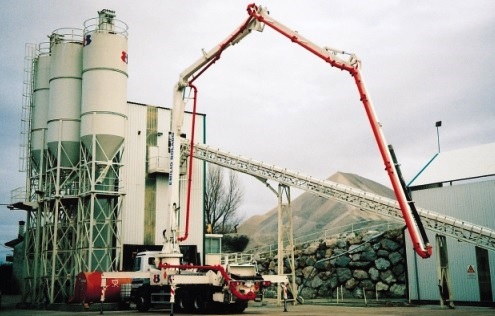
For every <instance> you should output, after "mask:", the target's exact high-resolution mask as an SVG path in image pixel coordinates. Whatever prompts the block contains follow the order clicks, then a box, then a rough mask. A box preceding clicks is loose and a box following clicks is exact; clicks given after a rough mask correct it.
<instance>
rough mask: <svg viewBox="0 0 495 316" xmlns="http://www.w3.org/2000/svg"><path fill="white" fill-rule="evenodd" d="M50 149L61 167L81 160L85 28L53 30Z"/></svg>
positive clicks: (69, 165)
mask: <svg viewBox="0 0 495 316" xmlns="http://www.w3.org/2000/svg"><path fill="white" fill-rule="evenodd" d="M50 42H51V55H52V57H51V67H50V107H49V111H48V134H47V143H48V150H49V152H50V154H51V155H53V156H54V157H55V158H56V159H58V160H57V161H58V164H59V166H61V167H73V166H76V165H77V164H78V163H79V145H80V137H79V133H80V115H81V84H82V82H81V80H82V48H83V46H82V31H81V30H80V29H59V30H56V31H54V32H53V33H52V35H51V37H50Z"/></svg>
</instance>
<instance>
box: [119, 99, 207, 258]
mask: <svg viewBox="0 0 495 316" xmlns="http://www.w3.org/2000/svg"><path fill="white" fill-rule="evenodd" d="M196 115H197V118H196V124H195V125H196V126H195V135H196V136H195V142H200V143H204V141H205V118H206V117H205V115H204V114H196ZM170 119H171V110H170V109H168V108H160V107H155V106H150V105H144V104H139V103H133V102H128V126H127V131H126V138H125V139H126V144H125V152H124V158H123V165H124V168H123V173H124V175H123V179H124V186H125V191H126V195H125V202H124V209H123V210H122V243H123V245H124V266H126V265H129V264H130V263H131V262H130V261H128V260H127V259H128V258H129V257H130V255H131V254H132V252H135V251H138V250H139V251H140V250H144V249H143V246H142V245H161V244H162V243H163V230H164V229H166V228H167V227H168V219H169V217H168V200H169V198H168V194H169V192H168V171H169V162H170V159H169V153H168V146H169V145H168V135H169V131H170ZM191 120H192V114H191V113H187V112H186V113H185V116H184V128H183V132H184V133H185V134H186V135H185V136H186V137H187V136H188V135H189V134H190V133H191V125H192V124H191ZM181 177H183V178H184V181H181V189H180V191H181V208H180V210H181V212H180V219H179V220H180V229H181V230H182V231H181V232H179V234H183V229H184V225H185V211H186V206H185V205H186V203H185V195H186V194H185V193H186V189H187V188H186V184H187V181H186V179H185V176H181ZM204 181H205V165H204V162H202V161H199V160H196V159H195V160H194V163H193V182H192V195H191V196H192V198H191V199H192V200H191V209H192V212H193V213H192V214H191V217H190V230H189V237H188V238H187V240H186V241H185V242H183V243H182V244H184V245H196V246H197V251H198V252H199V253H201V254H204V252H203V235H204V224H203V190H204ZM152 248H153V247H148V248H147V249H152Z"/></svg>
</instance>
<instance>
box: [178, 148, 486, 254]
mask: <svg viewBox="0 0 495 316" xmlns="http://www.w3.org/2000/svg"><path fill="white" fill-rule="evenodd" d="M182 150H183V152H184V153H185V154H186V155H189V153H190V144H189V143H186V142H183V144H182ZM193 156H194V158H197V159H200V160H203V161H207V162H210V163H213V164H216V165H219V166H222V167H225V168H229V169H231V170H235V171H238V172H242V173H245V174H249V175H252V176H254V177H257V178H259V179H264V180H273V181H276V182H278V183H279V184H280V185H285V186H288V187H295V188H299V189H302V190H305V191H307V192H311V193H313V194H315V195H317V196H320V197H324V198H328V199H334V200H337V201H339V202H342V203H345V204H349V205H353V206H355V207H357V208H359V209H360V210H363V211H367V212H373V213H376V214H381V215H385V216H388V217H391V218H393V219H396V220H402V213H401V210H400V207H399V203H398V202H397V201H395V200H392V199H389V198H386V197H383V196H380V195H377V194H374V193H370V192H365V191H362V190H359V189H356V188H352V187H349V186H346V185H344V184H340V183H336V182H332V181H329V180H319V179H315V178H313V177H310V176H306V175H302V174H300V173H298V172H295V171H291V170H287V169H285V168H280V167H277V166H274V165H269V164H266V163H263V162H260V161H256V160H253V159H250V158H245V157H242V156H239V155H235V154H232V153H229V152H225V151H221V150H220V149H217V148H212V147H210V146H207V145H203V144H195V145H194V151H193ZM418 213H419V215H420V217H421V220H422V222H423V225H424V226H425V228H426V229H428V230H430V231H433V232H435V233H438V234H441V235H445V236H450V237H453V238H456V239H458V240H459V241H464V242H468V243H470V244H474V245H476V246H478V247H481V248H485V249H488V250H493V251H495V231H494V230H492V229H490V228H487V227H483V226H479V225H475V224H471V223H468V222H466V221H463V220H460V219H456V218H453V217H450V216H447V215H442V214H439V213H435V212H433V211H429V210H425V209H421V208H418Z"/></svg>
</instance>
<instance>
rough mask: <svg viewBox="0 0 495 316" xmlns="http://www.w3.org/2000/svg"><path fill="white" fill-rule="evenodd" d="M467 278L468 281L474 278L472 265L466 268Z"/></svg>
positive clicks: (474, 272)
mask: <svg viewBox="0 0 495 316" xmlns="http://www.w3.org/2000/svg"><path fill="white" fill-rule="evenodd" d="M467 276H468V279H474V278H476V270H474V266H473V265H472V264H470V265H468V266H467Z"/></svg>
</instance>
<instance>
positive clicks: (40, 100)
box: [30, 43, 50, 172]
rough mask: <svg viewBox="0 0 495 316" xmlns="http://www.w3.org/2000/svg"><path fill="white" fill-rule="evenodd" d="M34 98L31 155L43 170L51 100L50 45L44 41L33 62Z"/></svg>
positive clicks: (40, 169)
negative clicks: (42, 162)
mask: <svg viewBox="0 0 495 316" xmlns="http://www.w3.org/2000/svg"><path fill="white" fill-rule="evenodd" d="M33 79H34V80H33V81H34V82H33V97H32V98H33V99H32V102H33V103H32V110H31V111H32V112H31V143H30V146H31V148H30V149H31V157H32V158H33V162H34V164H35V165H36V166H37V168H38V170H39V171H41V172H43V171H44V166H41V165H40V164H41V157H42V155H43V153H44V151H45V150H46V149H47V147H46V139H45V138H46V130H47V128H48V126H47V121H48V105H49V102H50V99H49V98H50V46H49V43H42V44H40V45H39V46H38V56H37V57H36V58H35V60H34V63H33Z"/></svg>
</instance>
